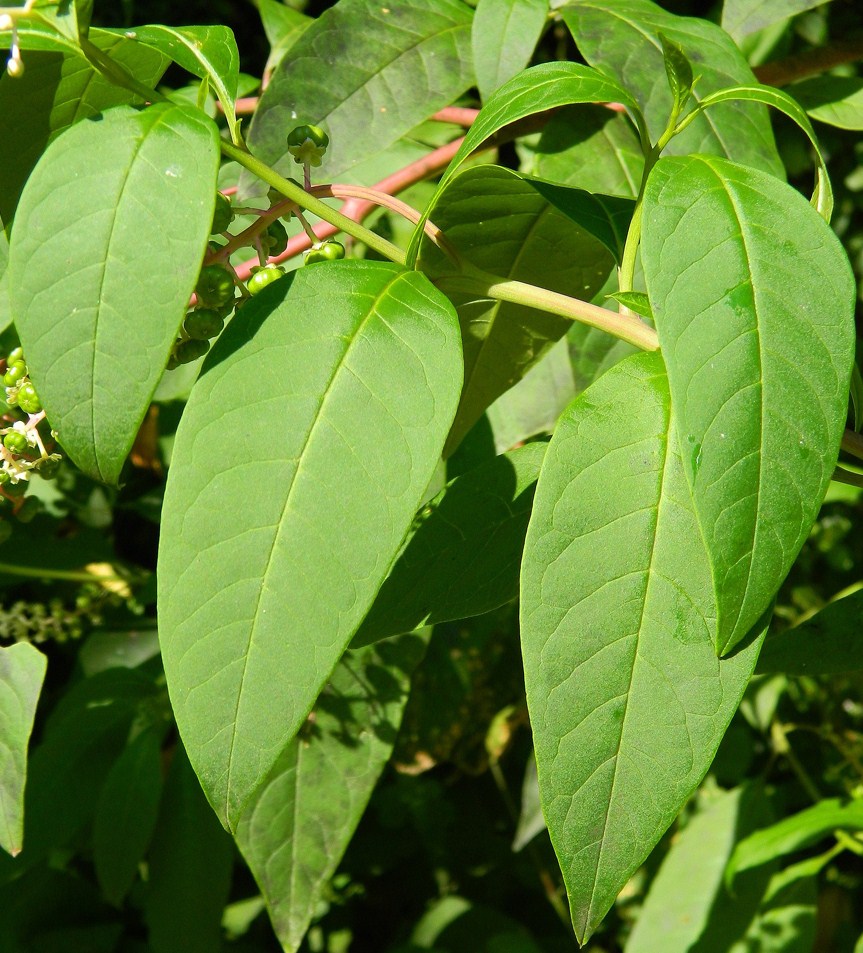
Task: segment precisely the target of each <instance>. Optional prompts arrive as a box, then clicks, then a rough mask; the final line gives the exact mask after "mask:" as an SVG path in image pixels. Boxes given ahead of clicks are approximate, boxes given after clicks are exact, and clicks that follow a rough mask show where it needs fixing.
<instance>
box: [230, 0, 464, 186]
mask: <svg viewBox="0 0 863 953" xmlns="http://www.w3.org/2000/svg"><path fill="white" fill-rule="evenodd" d="M470 24H471V13H470V10H469V9H468V8H467V7H466V6H465V4H464V3H461V2H459V0H419V2H414V3H393V4H389V5H387V6H381V4H380V3H378V2H376V0H341V2H340V3H338V4H337V5H336V6H334V7H332V8H331V9H329V10H327V11H326V12H324V13H323V14H322V15H321V16H320V17H318V18H317V19H316V20H315V21H314V23H313V24H312V25H311V26H310V27H309V28H308V29H307V30H306V31H305V32H304V33H303V35H302V36H301V37H300V39H299V40H298V41H297V42H296V43H295V44H294V45H293V46H292V47H291V50H290V55H288V56H286V57H285V58H284V59H282V61H281V63H280V64H279V66H278V68H277V69H276V70H275V71H274V73H273V76H272V79H271V81H270V84H269V85H268V86H267V88H266V89H265V90H264V92H263V95H262V96H261V99H260V102H259V104H258V108H257V110H256V111H255V116H254V119H253V120H252V125H251V128H250V130H249V135H248V141H249V145H250V146H251V147H252V149H253V150H254V152H255V154H256V155H258V156H260V158H262V159H263V160H265V161H266V162H268V163H270V164H271V165H273V167H274V168H276V169H277V170H278V171H279V172H282V173H284V174H285V175H294V174H295V171H294V170H296V169H297V168H298V166H296V165H295V164H294V162H293V159H292V158H291V156H290V155H289V154H288V152H287V144H286V142H285V138H286V136H287V134H288V133H289V132H290V131H291V129H292V128H293V127H294V126H295V125H297V124H299V123H313V124H314V125H318V126H322V127H323V128H324V129H326V131H327V133H328V134H329V137H330V146H329V149H328V150H327V154H326V156H325V157H324V162H323V166H322V167H321V171H320V175H321V176H322V180H323V181H328V180H331V179H333V178H335V177H339V178H343V177H344V173H345V172H347V171H348V170H349V169H351V168H353V167H354V166H355V165H357V164H358V163H360V162H362V161H364V160H365V159H368V158H369V157H370V156H372V155H374V154H375V153H378V152H380V151H381V150H382V149H384V148H386V147H387V146H390V145H392V144H393V143H395V141H396V140H397V139H398V138H399V137H400V136H402V135H404V134H405V133H407V132H408V131H410V130H411V129H412V128H413V127H414V126H416V125H417V124H418V123H420V122H422V121H423V120H424V119H427V118H428V117H429V116H430V115H432V113H434V112H435V111H436V110H438V109H441V108H442V107H444V106H448V105H449V104H450V103H451V102H452V101H453V100H454V99H456V98H457V97H458V96H460V95H461V94H462V93H463V92H464V91H465V90H466V89H467V88H468V87H469V86H470V85H471V84H472V83H473V70H472V68H471V57H470Z"/></svg>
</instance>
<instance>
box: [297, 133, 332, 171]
mask: <svg viewBox="0 0 863 953" xmlns="http://www.w3.org/2000/svg"><path fill="white" fill-rule="evenodd" d="M329 144H330V137H329V136H328V135H327V134H326V133H325V132H324V130H323V129H321V127H320V126H297V127H296V128H295V129H292V130H291V132H290V133H289V134H288V152H290V154H291V155H292V156H293V157H294V161H295V162H299V163H300V164H301V165H302V164H303V163H306V162H308V164H309V165H313V166H319V165H320V164H321V160H322V159H323V157H324V153H325V152H326V151H327V146H328V145H329Z"/></svg>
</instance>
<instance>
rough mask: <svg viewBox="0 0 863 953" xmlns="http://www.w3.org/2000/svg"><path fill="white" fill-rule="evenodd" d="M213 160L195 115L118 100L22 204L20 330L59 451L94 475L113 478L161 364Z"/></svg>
mask: <svg viewBox="0 0 863 953" xmlns="http://www.w3.org/2000/svg"><path fill="white" fill-rule="evenodd" d="M218 164H219V137H218V130H217V128H216V126H215V124H214V123H213V122H211V121H210V120H209V119H207V118H206V116H204V115H203V113H201V112H200V111H198V110H196V109H192V108H189V107H185V106H175V105H173V104H167V105H166V104H158V105H155V106H151V107H149V108H148V109H145V110H143V111H138V110H135V109H131V108H127V107H124V106H120V107H117V108H116V109H111V110H109V111H108V112H107V113H105V114H104V116H102V117H101V118H99V119H98V121H96V120H95V119H94V120H89V121H86V122H80V123H77V124H75V125H74V126H72V127H71V128H69V129H67V130H66V131H65V132H64V133H63V135H61V136H59V137H58V138H57V139H56V140H55V141H54V142H53V143H52V144H51V145H50V146H49V147H48V149H47V150H46V151H45V153H44V155H43V156H42V158H41V159H40V161H39V164H38V165H37V167H36V169H34V171H33V174H32V175H31V176H30V179H29V181H28V182H27V186H26V187H25V189H24V192H23V194H22V196H21V201H20V203H19V206H18V211H17V213H16V216H15V223H14V227H13V230H12V241H11V247H10V251H9V274H10V294H11V300H12V309H13V314H14V317H15V324H16V327H17V329H18V333H19V335H20V337H21V342H22V344H23V346H24V351H25V353H26V355H27V362H28V366H29V367H30V371H31V376H32V378H33V381H34V383H35V385H36V387H37V389H38V391H39V395H40V397H41V398H42V403H43V405H44V407H45V409H46V411H47V413H48V417H49V419H50V421H51V424H52V426H53V428H54V429H55V430H56V431H57V434H58V437H59V440H60V442H61V444H62V445H63V448H64V449H65V451H66V452H67V453H68V454H69V456H70V457H71V458H72V460H73V461H74V462H75V463H76V464H77V465H78V466H79V467H80V468H81V469H82V470H84V472H85V473H87V474H88V475H89V476H92V477H94V478H95V479H99V480H103V481H105V482H106V483H114V482H116V481H117V479H118V477H119V475H120V469H121V467H122V466H123V461H124V460H125V458H126V454H127V453H128V452H129V448H130V447H131V446H132V442H133V440H134V439H135V435H136V433H137V431H138V427H139V425H140V423H141V420H142V419H143V417H144V414H145V412H146V410H147V407H148V405H149V402H150V398H151V396H152V394H153V391H154V390H155V388H156V384H157V383H158V381H159V377H160V376H161V374H162V371H163V370H164V367H165V363H166V361H167V359H168V354H169V353H170V350H171V347H172V345H173V342H174V338H175V336H176V333H177V328H178V327H179V324H180V321H181V320H182V317H183V315H184V313H185V310H186V308H187V306H188V301H189V297H190V295H191V293H192V290H193V288H194V285H195V281H196V278H197V275H198V271H199V268H200V265H201V259H202V257H203V254H204V250H205V248H206V244H207V238H208V236H209V231H210V225H211V223H212V216H213V204H214V201H215V183H216V174H217V171H218ZM58 315H59V316H62V320H58Z"/></svg>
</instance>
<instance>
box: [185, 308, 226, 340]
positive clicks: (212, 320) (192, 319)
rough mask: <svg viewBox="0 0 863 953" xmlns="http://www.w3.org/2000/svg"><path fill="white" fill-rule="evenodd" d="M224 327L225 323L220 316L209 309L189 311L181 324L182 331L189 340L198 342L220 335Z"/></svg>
mask: <svg viewBox="0 0 863 953" xmlns="http://www.w3.org/2000/svg"><path fill="white" fill-rule="evenodd" d="M224 327H225V321H224V319H223V318H222V316H221V315H220V314H218V313H217V312H216V311H212V310H210V309H209V308H199V309H198V310H196V311H190V312H189V313H188V314H187V315H186V320H185V321H184V322H183V330H184V331H185V332H186V334H188V335H189V337H190V338H195V339H196V340H198V341H206V340H208V339H209V338H214V337H215V336H216V335H217V334H221V333H222V329H223V328H224Z"/></svg>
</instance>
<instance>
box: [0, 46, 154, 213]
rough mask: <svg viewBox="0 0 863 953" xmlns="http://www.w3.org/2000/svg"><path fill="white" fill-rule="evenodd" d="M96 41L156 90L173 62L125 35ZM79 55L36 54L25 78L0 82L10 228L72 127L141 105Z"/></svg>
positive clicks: (1, 153)
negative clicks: (49, 154)
mask: <svg viewBox="0 0 863 953" xmlns="http://www.w3.org/2000/svg"><path fill="white" fill-rule="evenodd" d="M91 42H92V43H93V44H94V45H95V46H97V47H98V48H99V49H100V50H101V51H102V52H103V53H105V54H106V55H107V56H108V57H110V59H112V60H113V61H114V62H116V63H118V64H119V65H121V66H123V67H124V68H125V69H128V70H130V71H131V72H132V73H133V75H134V76H135V77H136V78H137V79H138V80H139V81H140V82H142V83H143V84H144V85H146V86H153V85H155V84H156V83H157V82H158V80H159V78H160V77H161V76H162V73H164V71H165V67H166V66H167V65H168V62H169V60H168V59H167V58H166V57H164V56H162V54H161V53H159V52H158V51H157V50H151V49H148V48H147V47H142V46H138V45H137V44H135V43H134V42H133V41H131V40H128V39H126V37H124V36H115V35H111V34H104V33H102V31H94V35H93V37H92V38H91ZM139 101H140V97H138V96H137V95H136V94H135V93H133V92H132V91H131V90H129V89H124V88H123V87H122V86H117V85H116V84H114V83H112V82H110V81H109V80H108V79H106V78H105V77H104V76H103V75H102V74H101V73H99V72H97V70H95V69H94V68H93V67H92V66H91V65H90V63H89V62H88V61H87V60H86V59H84V57H83V56H81V55H78V54H77V53H72V52H69V53H65V54H61V53H48V52H37V51H33V52H31V53H28V55H27V69H26V71H25V72H24V75H23V76H20V77H18V78H17V79H13V78H12V77H11V76H8V75H6V74H4V75H3V76H2V77H0V115H2V116H3V122H4V130H3V136H2V137H0V180H2V182H3V188H2V190H0V215H2V217H3V219H4V221H6V222H8V223H10V224H11V222H12V218H13V216H14V214H15V207H16V205H17V204H18V198H19V196H20V195H21V190H22V189H23V188H24V183H25V182H26V181H27V177H28V176H29V175H30V173H31V172H32V170H33V167H34V166H35V165H36V163H37V162H38V160H39V157H40V156H41V155H42V152H43V151H44V149H45V147H46V146H47V145H48V143H49V142H51V141H52V140H53V139H55V138H56V137H57V136H58V135H59V134H60V133H61V132H62V131H63V130H64V129H66V128H67V127H68V126H71V125H73V124H74V123H76V122H79V121H80V120H82V119H88V118H90V117H92V116H94V115H96V113H99V112H101V111H102V110H104V109H109V108H111V107H112V106H119V105H122V104H124V103H132V102H139Z"/></svg>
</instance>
